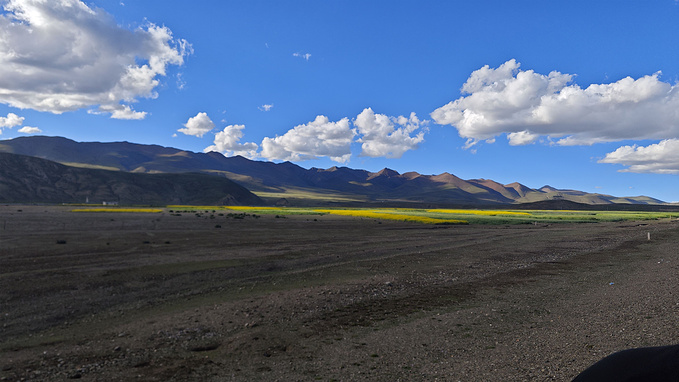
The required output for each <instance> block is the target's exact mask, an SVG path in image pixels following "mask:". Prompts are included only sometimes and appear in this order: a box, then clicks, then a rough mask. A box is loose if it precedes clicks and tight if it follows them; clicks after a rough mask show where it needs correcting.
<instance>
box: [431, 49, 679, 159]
mask: <svg viewBox="0 0 679 382" xmlns="http://www.w3.org/2000/svg"><path fill="white" fill-rule="evenodd" d="M519 66H520V64H519V63H517V62H516V61H515V60H509V61H507V62H505V63H504V64H502V65H501V66H500V67H498V68H496V69H492V68H490V67H489V66H488V65H486V66H484V67H483V68H481V69H479V70H476V71H474V72H473V73H472V74H471V76H470V77H469V79H468V80H467V82H466V83H465V84H464V86H463V87H462V93H463V94H464V96H463V97H460V98H458V99H456V100H455V101H452V102H450V103H448V104H447V105H445V106H442V107H440V108H438V109H436V110H435V111H434V112H432V114H431V116H432V118H433V119H434V120H435V121H436V122H437V123H439V124H448V125H452V126H454V127H455V128H456V129H457V130H458V132H459V134H460V136H461V137H464V138H467V139H469V143H468V145H467V146H469V147H471V146H473V145H474V144H475V143H477V142H478V141H481V140H488V139H492V138H493V137H496V136H498V135H502V134H507V136H508V138H509V140H510V144H528V143H532V142H534V141H535V140H537V139H538V137H540V136H546V137H548V138H549V140H551V139H557V140H556V142H555V143H556V144H558V145H591V144H594V143H598V142H612V141H620V140H626V139H666V138H675V137H679V88H678V87H677V85H671V84H669V83H666V82H662V81H660V79H659V77H660V73H659V72H658V73H655V74H652V75H647V76H644V77H641V78H638V79H636V80H635V79H633V78H631V77H626V78H623V79H621V80H619V81H617V82H614V83H609V84H592V85H590V86H588V87H587V88H585V89H583V88H580V87H579V86H578V85H577V84H574V83H572V81H573V77H574V76H572V75H570V74H563V73H559V72H557V71H553V72H551V73H549V74H548V75H543V74H539V73H535V72H534V71H532V70H520V69H519Z"/></svg>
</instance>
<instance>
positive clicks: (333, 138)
mask: <svg viewBox="0 0 679 382" xmlns="http://www.w3.org/2000/svg"><path fill="white" fill-rule="evenodd" d="M355 135H356V132H355V131H354V130H353V129H351V123H350V121H349V119H348V118H342V119H341V120H339V121H337V122H331V121H330V120H329V119H328V117H326V116H324V115H319V116H317V117H316V119H315V120H313V121H312V122H309V123H307V124H304V125H298V126H295V127H294V128H292V129H291V130H289V131H288V132H287V133H285V134H284V135H281V136H276V137H275V138H268V137H267V138H264V139H263V140H262V151H261V153H260V155H261V156H262V157H263V158H267V159H269V160H289V161H299V160H309V159H317V158H319V157H329V158H330V159H331V160H333V161H335V162H340V163H346V162H347V161H348V160H349V158H350V157H351V143H352V141H353V139H354V136H355Z"/></svg>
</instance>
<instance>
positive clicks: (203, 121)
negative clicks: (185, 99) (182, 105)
mask: <svg viewBox="0 0 679 382" xmlns="http://www.w3.org/2000/svg"><path fill="white" fill-rule="evenodd" d="M214 127H215V124H214V122H212V120H211V119H210V117H208V116H207V113H203V112H201V113H198V114H196V116H195V117H191V118H189V120H188V121H187V122H186V123H185V124H184V128H183V129H179V130H177V131H179V132H180V133H184V134H186V135H193V136H195V137H202V136H203V135H205V133H207V132H209V131H210V130H212V129H213V128H214Z"/></svg>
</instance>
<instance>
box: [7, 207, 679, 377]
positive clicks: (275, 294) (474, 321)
mask: <svg viewBox="0 0 679 382" xmlns="http://www.w3.org/2000/svg"><path fill="white" fill-rule="evenodd" d="M0 224H1V226H0V228H1V229H2V230H0V380H3V381H63V380H71V379H80V380H85V381H252V380H261V381H314V380H321V381H399V380H400V381H436V380H438V381H552V380H554V381H569V380H571V379H572V378H573V377H575V376H576V375H577V374H578V373H579V372H580V371H582V370H584V369H585V368H586V367H587V366H589V365H590V364H592V363H594V362H595V361H597V360H598V359H600V358H602V357H604V356H606V355H608V354H610V353H612V352H615V351H618V350H622V349H625V348H630V347H641V346H660V345H668V344H675V343H679V326H678V322H679V321H678V320H677V316H678V313H679V289H678V288H677V285H678V282H679V253H678V251H677V243H679V225H678V224H679V223H678V222H677V221H675V220H658V221H642V222H613V223H589V224H550V225H547V224H542V225H532V224H531V225H515V226H507V225H498V226H482V225H469V226H429V225H422V224H418V223H405V222H386V221H385V222H380V221H376V220H372V219H356V218H348V217H341V216H328V215H324V216H302V215H300V216H292V215H291V216H285V217H281V216H278V217H276V216H271V215H265V216H261V217H255V216H251V215H247V216H245V215H238V216H237V215H232V216H228V214H221V215H220V212H219V211H218V212H212V211H209V210H207V211H203V212H201V213H185V212H176V211H173V212H172V213H169V212H168V211H166V212H163V213H156V214H142V213H73V212H70V208H69V207H66V206H15V205H13V206H0ZM649 234H650V236H651V240H648V235H649Z"/></svg>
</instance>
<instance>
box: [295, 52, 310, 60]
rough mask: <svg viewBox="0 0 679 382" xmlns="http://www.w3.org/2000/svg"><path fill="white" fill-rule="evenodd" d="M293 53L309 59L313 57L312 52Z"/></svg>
mask: <svg viewBox="0 0 679 382" xmlns="http://www.w3.org/2000/svg"><path fill="white" fill-rule="evenodd" d="M292 55H293V56H295V57H301V58H303V59H305V60H307V61H309V59H310V58H311V53H299V52H297V53H293V54H292Z"/></svg>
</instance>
